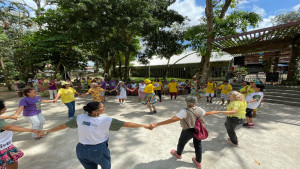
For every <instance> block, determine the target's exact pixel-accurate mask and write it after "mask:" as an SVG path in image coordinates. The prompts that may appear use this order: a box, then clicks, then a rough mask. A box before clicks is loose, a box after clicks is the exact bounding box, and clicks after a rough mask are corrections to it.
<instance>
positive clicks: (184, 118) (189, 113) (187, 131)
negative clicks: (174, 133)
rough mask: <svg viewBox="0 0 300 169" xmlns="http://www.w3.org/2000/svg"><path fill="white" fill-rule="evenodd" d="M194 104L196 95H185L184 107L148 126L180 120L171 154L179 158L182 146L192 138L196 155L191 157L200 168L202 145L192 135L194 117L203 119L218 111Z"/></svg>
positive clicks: (153, 126) (152, 126)
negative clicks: (175, 148) (207, 110)
mask: <svg viewBox="0 0 300 169" xmlns="http://www.w3.org/2000/svg"><path fill="white" fill-rule="evenodd" d="M196 104H197V97H196V96H192V95H188V96H187V97H186V105H187V107H186V108H184V109H181V110H180V111H179V112H178V113H177V114H176V115H175V116H173V117H172V118H170V119H168V120H165V121H161V122H158V123H152V124H150V128H155V127H158V126H161V125H166V124H170V123H174V122H176V121H180V124H181V126H182V128H183V129H182V131H181V134H180V137H179V140H178V145H177V150H171V154H172V155H173V156H175V157H176V158H178V159H181V158H182V157H181V154H182V152H183V148H184V146H185V145H186V143H187V142H188V141H189V140H191V139H193V143H194V148H195V154H196V157H193V158H192V160H193V162H194V163H195V164H196V167H197V168H201V160H202V146H201V140H198V139H197V138H196V137H195V136H194V128H195V119H196V118H197V117H198V118H201V119H202V120H203V116H209V115H211V114H218V111H210V112H206V111H205V110H203V109H202V108H200V107H198V106H196Z"/></svg>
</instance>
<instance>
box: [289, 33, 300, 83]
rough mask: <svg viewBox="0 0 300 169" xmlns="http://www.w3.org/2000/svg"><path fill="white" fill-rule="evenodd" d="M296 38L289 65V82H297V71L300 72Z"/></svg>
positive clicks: (293, 42)
mask: <svg viewBox="0 0 300 169" xmlns="http://www.w3.org/2000/svg"><path fill="white" fill-rule="evenodd" d="M298 38H300V37H298ZM295 40H296V38H294V39H293V41H292V53H291V60H290V65H289V71H288V75H287V80H289V81H293V80H297V70H298V62H297V47H298V45H296V44H295Z"/></svg>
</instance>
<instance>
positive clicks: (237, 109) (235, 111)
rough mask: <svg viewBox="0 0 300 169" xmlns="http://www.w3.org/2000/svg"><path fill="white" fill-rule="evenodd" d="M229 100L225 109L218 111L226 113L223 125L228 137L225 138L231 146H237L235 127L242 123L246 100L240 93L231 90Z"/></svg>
mask: <svg viewBox="0 0 300 169" xmlns="http://www.w3.org/2000/svg"><path fill="white" fill-rule="evenodd" d="M228 96H229V98H230V100H231V102H230V103H229V105H228V106H227V111H219V113H223V114H226V115H227V119H226V122H225V127H226V130H227V134H228V136H229V138H228V139H227V140H226V142H228V143H229V144H231V145H233V146H238V139H237V136H236V133H235V128H236V127H237V126H238V125H240V124H242V123H243V122H244V120H245V118H246V116H245V115H246V108H247V102H246V101H245V99H244V96H243V94H242V93H239V92H237V91H231V92H229V94H228Z"/></svg>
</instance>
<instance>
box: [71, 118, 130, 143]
mask: <svg viewBox="0 0 300 169" xmlns="http://www.w3.org/2000/svg"><path fill="white" fill-rule="evenodd" d="M124 123H125V122H123V121H119V120H117V119H114V118H111V117H105V116H100V117H90V116H88V115H87V114H81V115H78V116H77V117H74V118H73V119H71V120H70V121H68V122H67V123H66V125H67V126H68V127H70V128H76V127H77V128H78V137H79V139H78V142H79V143H81V144H87V145H96V144H100V143H103V142H105V141H106V140H107V139H108V133H109V130H114V131H116V130H119V129H120V128H121V127H122V126H123V125H124Z"/></svg>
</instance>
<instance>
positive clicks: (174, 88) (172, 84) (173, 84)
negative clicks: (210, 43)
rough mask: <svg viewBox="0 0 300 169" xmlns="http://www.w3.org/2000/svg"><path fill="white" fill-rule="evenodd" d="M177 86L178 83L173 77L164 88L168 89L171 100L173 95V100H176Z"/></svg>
mask: <svg viewBox="0 0 300 169" xmlns="http://www.w3.org/2000/svg"><path fill="white" fill-rule="evenodd" d="M177 87H180V86H179V85H178V83H176V82H175V80H174V79H172V80H171V82H170V83H169V84H168V87H167V88H166V90H167V89H169V93H170V95H171V100H172V98H173V96H174V97H175V100H176V97H177Z"/></svg>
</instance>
